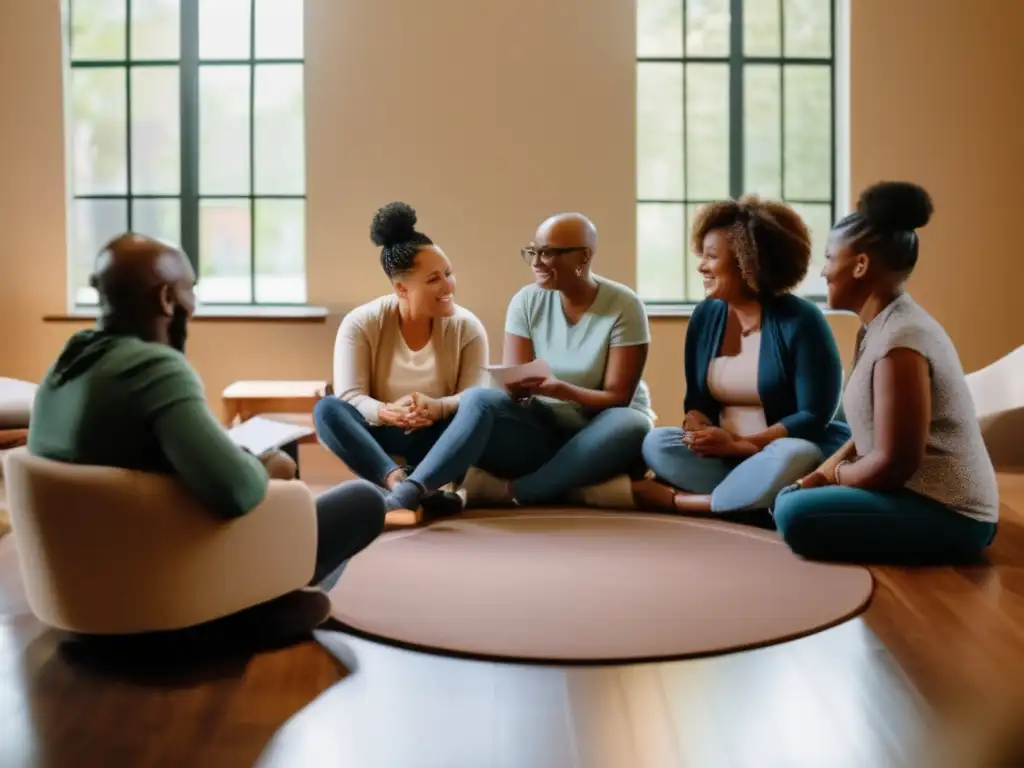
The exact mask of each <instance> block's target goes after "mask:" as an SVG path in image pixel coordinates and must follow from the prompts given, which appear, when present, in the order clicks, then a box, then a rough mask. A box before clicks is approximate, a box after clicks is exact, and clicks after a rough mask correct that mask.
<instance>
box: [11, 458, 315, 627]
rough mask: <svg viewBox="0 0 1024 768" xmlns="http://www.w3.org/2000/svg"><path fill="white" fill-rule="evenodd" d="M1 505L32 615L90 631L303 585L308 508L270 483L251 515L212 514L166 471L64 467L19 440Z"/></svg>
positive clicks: (303, 498)
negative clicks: (227, 517) (6, 513)
mask: <svg viewBox="0 0 1024 768" xmlns="http://www.w3.org/2000/svg"><path fill="white" fill-rule="evenodd" d="M5 463H6V467H5V475H6V477H5V482H6V485H7V503H8V509H9V513H10V517H11V525H12V529H13V533H12V535H13V536H14V540H15V545H16V547H17V549H18V553H19V561H20V564H21V569H22V578H23V580H24V583H25V589H26V593H27V596H28V602H29V606H30V607H31V608H32V611H33V613H35V614H36V616H37V617H38V618H39V619H40V620H41V621H43V622H44V623H46V624H49V625H51V626H54V627H58V628H60V629H66V630H71V631H77V632H83V633H89V634H129V633H135V632H147V631H156V630H166V629H178V628H182V627H187V626H193V625H196V624H200V623H203V622H205V621H210V620H212V619H216V618H219V617H221V616H226V615H228V614H231V613H235V612H237V611H239V610H242V609H244V608H248V607H250V606H253V605H256V604H258V603H262V602H265V601H267V600H271V599H273V598H275V597H279V596H280V595H283V594H285V593H287V592H291V591H293V590H296V589H300V588H302V587H304V586H306V585H307V584H308V583H309V581H310V579H311V578H312V577H313V570H314V567H315V560H316V543H317V542H316V538H317V529H316V506H315V501H314V498H313V494H312V493H311V491H310V490H309V488H308V487H307V486H306V485H304V484H303V483H300V482H294V481H293V482H285V481H272V482H271V484H270V490H269V491H268V493H267V497H266V498H265V499H264V501H263V503H262V504H260V506H259V507H257V508H256V509H254V510H253V511H252V512H250V513H249V514H247V515H245V516H243V517H240V518H237V519H234V520H227V521H225V520H222V519H219V518H218V517H217V516H216V515H215V514H214V513H213V512H212V511H210V510H208V509H205V508H204V507H202V506H201V505H199V504H198V503H197V502H196V500H195V498H194V497H193V496H192V495H191V494H190V493H189V491H188V490H187V489H186V488H185V487H184V486H183V485H181V484H180V483H179V482H178V481H176V480H175V479H173V478H171V477H165V476H162V475H153V474H147V473H142V472H133V471H128V470H122V469H114V468H109V467H91V466H82V465H75V464H64V463H60V462H54V461H49V460H47V459H42V458H39V457H37V456H32V455H31V454H29V453H28V450H27V449H26V448H16V449H14V450H12V451H10V452H9V453H8V454H7V456H6V457H5Z"/></svg>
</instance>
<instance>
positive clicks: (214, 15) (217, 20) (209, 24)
mask: <svg viewBox="0 0 1024 768" xmlns="http://www.w3.org/2000/svg"><path fill="white" fill-rule="evenodd" d="M250 10H251V0H199V58H201V59H248V58H250V50H249V35H250V19H251V17H250Z"/></svg>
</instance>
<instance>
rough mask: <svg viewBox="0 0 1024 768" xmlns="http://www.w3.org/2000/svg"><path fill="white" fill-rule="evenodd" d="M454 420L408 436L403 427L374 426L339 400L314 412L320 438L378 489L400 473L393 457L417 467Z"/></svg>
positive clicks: (320, 405)
mask: <svg viewBox="0 0 1024 768" xmlns="http://www.w3.org/2000/svg"><path fill="white" fill-rule="evenodd" d="M451 421H452V420H451V418H448V419H443V420H442V421H438V422H435V423H434V424H431V425H430V426H429V427H424V428H423V429H414V430H413V431H412V432H409V433H408V434H407V433H406V431H405V430H404V429H403V428H402V427H392V426H385V425H378V426H371V425H370V424H369V423H368V422H367V421H366V419H364V418H363V414H361V413H360V412H359V411H358V410H357V409H356V407H355V406H353V405H349V404H348V403H346V402H345V401H344V400H341V399H339V398H337V397H324V398H321V399H320V400H318V401H317V404H316V407H315V408H313V424H314V426H315V427H316V434H317V437H319V438H320V440H321V441H322V442H323V444H324V445H326V446H327V447H328V448H329V449H330V450H331V453H333V454H334V455H335V456H337V457H338V458H339V459H341V460H342V461H343V462H345V464H346V465H347V466H348V468H349V469H351V470H352V471H353V472H355V473H356V474H357V475H358V476H359V477H362V478H365V479H367V480H370V481H372V482H374V483H377V484H378V485H383V484H384V478H386V477H387V476H388V475H389V474H391V473H392V472H394V471H395V470H396V469H398V465H397V464H396V463H395V460H394V459H392V458H391V457H392V456H401V457H402V458H403V459H405V461H406V463H407V464H409V465H411V466H416V465H417V464H419V463H420V462H421V461H423V457H424V456H426V455H427V452H428V451H429V450H430V449H431V448H432V447H433V446H434V443H436V442H437V439H438V438H439V437H440V436H441V433H443V432H444V431H445V429H447V428H448V425H449V424H451Z"/></svg>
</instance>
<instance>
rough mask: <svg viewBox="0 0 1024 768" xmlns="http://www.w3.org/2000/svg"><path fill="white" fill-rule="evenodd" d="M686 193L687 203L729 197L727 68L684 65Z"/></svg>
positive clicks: (717, 65) (716, 65)
mask: <svg viewBox="0 0 1024 768" xmlns="http://www.w3.org/2000/svg"><path fill="white" fill-rule="evenodd" d="M686 192H687V197H688V198H689V199H691V200H715V199H718V198H723V197H728V195H729V68H728V65H726V64H687V65H686Z"/></svg>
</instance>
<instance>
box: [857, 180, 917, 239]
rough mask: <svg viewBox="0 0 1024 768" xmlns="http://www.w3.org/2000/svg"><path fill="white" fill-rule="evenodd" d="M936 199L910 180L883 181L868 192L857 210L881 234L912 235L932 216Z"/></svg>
mask: <svg viewBox="0 0 1024 768" xmlns="http://www.w3.org/2000/svg"><path fill="white" fill-rule="evenodd" d="M933 210H934V208H933V206H932V198H931V196H930V195H929V194H928V192H926V191H925V189H924V187H921V186H918V185H917V184H912V183H911V182H909V181H882V182H879V183H878V184H874V185H872V186H870V187H868V188H867V189H865V190H864V191H863V192H862V193H861V196H860V200H858V201H857V211H858V212H860V214H861V215H862V216H863V217H864V218H865V219H867V221H868V224H869V226H870V227H871V228H872V229H873V230H875V231H878V232H912V231H914V230H915V229H920V228H921V227H923V226H924V225H925V224H927V223H928V221H929V219H931V217H932V211H933Z"/></svg>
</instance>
